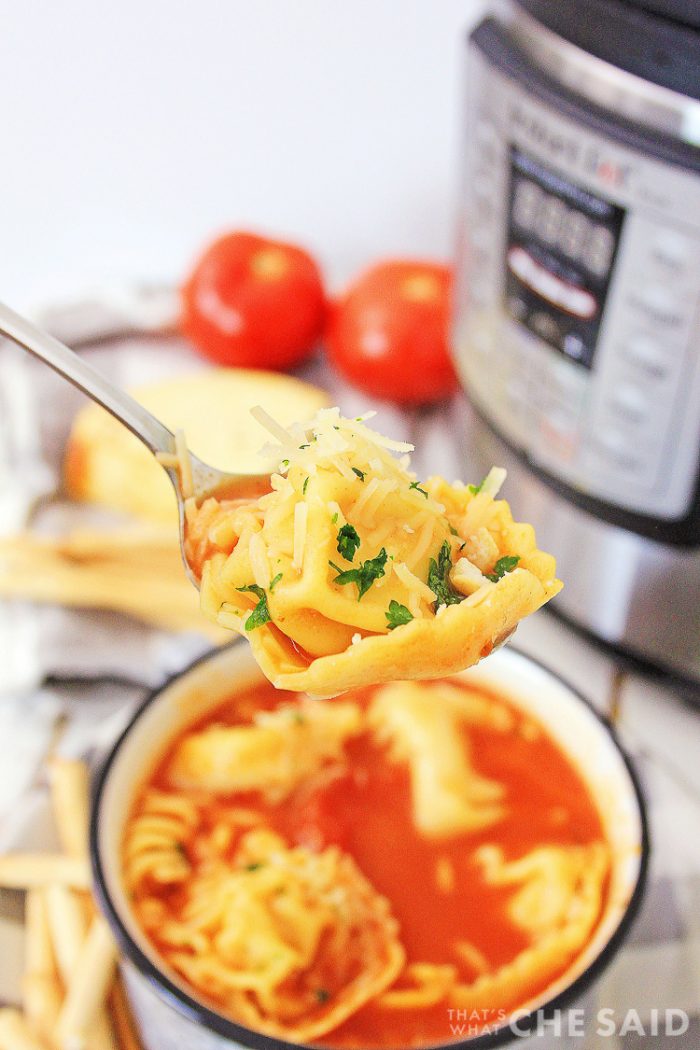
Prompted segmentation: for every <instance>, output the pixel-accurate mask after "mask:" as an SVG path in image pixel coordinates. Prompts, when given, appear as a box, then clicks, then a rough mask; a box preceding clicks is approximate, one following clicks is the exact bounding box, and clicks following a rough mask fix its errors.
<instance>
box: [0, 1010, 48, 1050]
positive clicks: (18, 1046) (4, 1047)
mask: <svg viewBox="0 0 700 1050" xmlns="http://www.w3.org/2000/svg"><path fill="white" fill-rule="evenodd" d="M0 1050H46V1043H43V1042H42V1041H41V1040H40V1039H38V1038H37V1037H36V1036H35V1035H34V1034H33V1032H32V1031H31V1029H30V1028H29V1025H28V1024H27V1022H26V1021H25V1019H24V1018H23V1017H22V1014H21V1013H20V1012H19V1010H14V1009H12V1008H11V1007H5V1009H3V1010H0Z"/></svg>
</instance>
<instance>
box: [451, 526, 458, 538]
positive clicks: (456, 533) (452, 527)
mask: <svg viewBox="0 0 700 1050" xmlns="http://www.w3.org/2000/svg"><path fill="white" fill-rule="evenodd" d="M450 535H451V536H459V533H458V532H457V529H456V528H455V527H454V525H450Z"/></svg>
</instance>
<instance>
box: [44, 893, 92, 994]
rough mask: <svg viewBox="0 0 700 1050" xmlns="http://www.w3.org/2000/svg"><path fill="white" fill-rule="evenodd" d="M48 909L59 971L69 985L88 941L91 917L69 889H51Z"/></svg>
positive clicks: (48, 894)
mask: <svg viewBox="0 0 700 1050" xmlns="http://www.w3.org/2000/svg"><path fill="white" fill-rule="evenodd" d="M46 910H47V916H48V921H49V930H50V932H51V940H52V943H53V947H54V952H55V955H56V962H57V964H58V972H59V973H60V975H61V977H62V979H63V983H64V984H65V985H67V984H68V983H69V981H70V979H71V976H72V974H73V971H74V969H75V967H76V964H77V962H78V958H79V956H80V952H81V950H82V947H83V944H84V942H85V937H86V935H87V929H88V921H87V916H86V913H85V909H84V907H83V902H82V901H81V900H80V899H79V898H78V897H77V895H76V894H75V893H71V891H70V890H69V889H68V888H67V887H66V886H49V887H48V889H47V890H46Z"/></svg>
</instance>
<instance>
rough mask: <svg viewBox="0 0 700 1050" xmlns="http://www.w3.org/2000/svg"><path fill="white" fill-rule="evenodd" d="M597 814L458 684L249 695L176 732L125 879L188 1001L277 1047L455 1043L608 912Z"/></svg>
mask: <svg viewBox="0 0 700 1050" xmlns="http://www.w3.org/2000/svg"><path fill="white" fill-rule="evenodd" d="M609 863H610V851H609V847H608V845H607V843H606V841H605V838H604V835H603V831H602V824H601V820H600V817H599V814H598V812H597V810H596V808H595V805H594V803H593V801H592V800H591V798H590V796H589V794H588V793H587V789H586V788H585V786H584V784H583V782H582V780H581V779H580V777H579V775H578V773H577V772H576V770H575V769H574V768H573V766H572V765H571V764H570V762H569V760H568V759H567V758H566V756H565V755H564V754H563V753H562V752H561V751H560V750H559V749H558V748H557V746H556V745H555V744H554V743H553V742H552V740H551V739H550V738H549V737H548V736H547V734H546V733H545V731H544V730H543V729H542V728H541V726H539V725H538V724H537V723H535V722H534V721H532V719H531V718H530V717H529V716H526V715H524V714H522V713H521V712H519V711H518V709H517V708H516V707H515V706H513V705H511V704H510V703H509V702H508V700H507V699H506V698H504V697H500V696H495V695H492V694H490V693H488V692H485V691H482V690H478V689H476V688H474V687H469V686H467V685H465V684H463V683H462V682H459V681H457V680H450V679H443V680H439V681H434V682H431V683H419V682H402V683H394V684H391V685H382V686H376V687H372V688H366V689H363V690H360V691H355V692H353V693H351V694H349V695H348V696H347V697H346V698H344V699H343V700H341V701H336V702H333V703H319V702H317V701H314V700H311V699H309V698H308V697H304V696H301V697H300V696H299V695H298V694H294V693H291V692H286V693H285V692H279V691H276V690H274V689H273V688H272V687H271V686H268V685H265V686H261V687H256V688H252V689H250V690H249V691H247V692H244V693H241V694H239V695H238V696H236V697H233V698H232V699H231V700H230V701H229V702H227V703H226V704H224V705H223V706H222V707H221V708H220V709H218V710H217V711H215V713H214V714H213V715H211V716H208V717H207V719H206V721H204V722H202V723H201V724H198V725H195V726H194V727H193V728H192V729H190V730H189V731H187V732H185V733H184V734H182V735H181V736H180V737H179V738H178V739H176V741H175V742H174V744H173V745H172V746H171V747H170V750H169V751H168V753H167V754H166V755H165V756H164V757H163V759H162V761H161V762H160V764H159V766H158V768H157V769H156V770H155V771H154V773H153V775H152V777H151V778H150V780H149V782H148V783H147V784H146V785H145V786H144V787H143V789H142V791H141V792H140V794H139V796H138V798H137V801H136V805H135V807H134V809H133V812H132V814H131V816H130V819H129V821H128V824H127V828H126V833H125V839H124V846H123V878H124V880H125V883H126V886H127V889H128V891H129V896H130V899H131V901H132V907H133V910H134V913H135V917H136V919H137V921H138V923H139V924H140V925H141V926H142V928H143V930H144V931H145V933H146V935H147V937H148V938H149V939H150V941H151V942H152V945H153V949H154V951H155V952H156V953H158V954H159V955H160V957H161V959H162V961H163V965H164V966H165V967H167V968H169V970H170V972H171V973H173V974H174V975H175V977H176V979H178V980H179V981H180V982H181V983H183V984H184V985H185V986H186V987H187V988H188V989H189V991H190V993H191V994H194V995H195V996H196V997H199V998H200V999H201V1000H202V1001H204V1002H205V1003H207V1004H208V1005H209V1006H210V1007H212V1008H214V1009H216V1010H218V1011H219V1012H220V1013H223V1014H224V1015H227V1016H229V1017H231V1018H233V1019H234V1020H236V1021H238V1022H240V1023H243V1024H245V1025H247V1026H248V1027H250V1028H252V1029H254V1030H256V1031H259V1032H262V1033H264V1034H267V1035H272V1036H277V1037H280V1038H283V1039H286V1040H289V1041H292V1042H302V1043H306V1042H310V1041H312V1042H316V1043H318V1044H320V1045H322V1046H328V1047H345V1048H359V1047H363V1048H365V1050H367V1048H375V1047H376V1048H386V1047H392V1046H404V1047H421V1046H429V1045H434V1044H436V1043H439V1042H449V1041H450V1040H451V1039H453V1038H454V1037H455V1034H454V1031H453V1028H452V1024H453V1017H454V1012H455V1011H456V1010H459V1011H462V1012H463V1011H466V1012H467V1014H465V1013H461V1016H467V1015H468V1016H469V1018H470V1026H471V1027H470V1033H475V1032H476V1031H479V1030H480V1031H488V1030H492V1029H493V1028H495V1027H498V1026H500V1025H501V1024H503V1023H505V1022H506V1021H507V1017H508V1015H509V1014H510V1013H512V1012H513V1011H514V1010H516V1009H517V1008H519V1007H520V1006H522V1005H523V1004H524V1003H526V1002H528V1001H529V1000H531V999H532V998H533V997H535V996H537V995H539V994H540V993H542V992H544V990H545V989H546V988H547V987H548V986H549V985H550V984H551V983H552V981H554V980H555V979H556V978H557V977H559V976H561V975H562V974H563V973H564V972H565V971H566V970H567V969H568V967H569V966H570V965H571V964H572V963H573V962H574V961H575V960H576V958H577V956H578V955H579V954H580V953H581V952H582V951H583V950H584V949H585V947H586V945H587V943H588V942H589V940H590V938H591V936H592V935H593V932H594V931H595V929H596V927H597V924H598V923H599V921H600V917H601V914H602V911H603V908H604V904H605V900H606V894H607V892H608V891H607V886H608V871H609Z"/></svg>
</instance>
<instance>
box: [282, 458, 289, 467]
mask: <svg viewBox="0 0 700 1050" xmlns="http://www.w3.org/2000/svg"><path fill="white" fill-rule="evenodd" d="M282 466H283V467H288V466H289V460H288V459H283V460H282Z"/></svg>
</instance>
